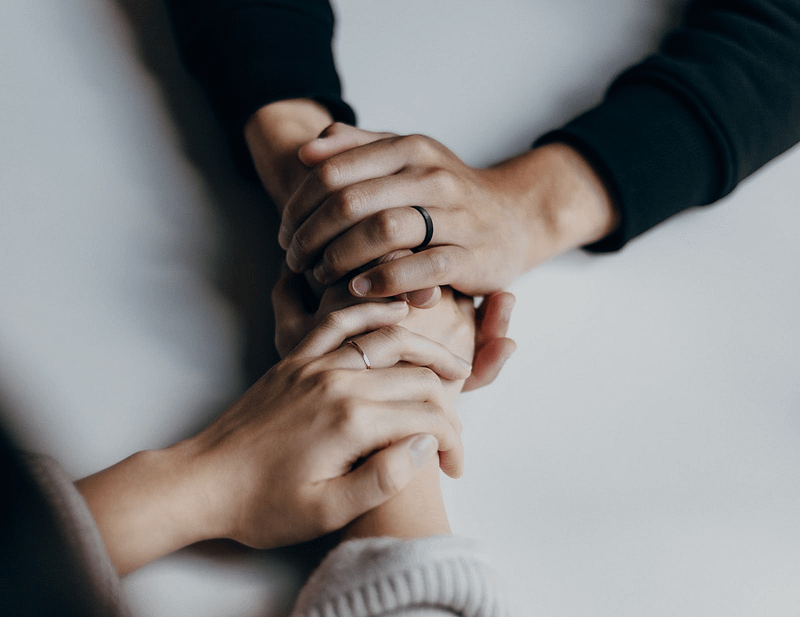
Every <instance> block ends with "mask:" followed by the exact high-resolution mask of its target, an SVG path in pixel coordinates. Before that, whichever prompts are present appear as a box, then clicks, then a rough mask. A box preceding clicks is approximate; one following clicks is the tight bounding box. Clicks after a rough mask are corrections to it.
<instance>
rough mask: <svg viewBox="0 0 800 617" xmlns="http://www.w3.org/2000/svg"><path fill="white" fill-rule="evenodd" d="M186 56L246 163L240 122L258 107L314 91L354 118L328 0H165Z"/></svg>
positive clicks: (345, 118)
mask: <svg viewBox="0 0 800 617" xmlns="http://www.w3.org/2000/svg"><path fill="white" fill-rule="evenodd" d="M166 4H167V8H168V10H169V14H170V18H171V20H172V25H173V29H174V31H175V35H176V38H177V41H178V46H179V48H180V52H181V56H182V57H183V61H184V63H185V64H186V66H187V68H188V69H189V71H190V72H191V73H192V74H193V75H194V76H195V77H196V78H198V79H199V80H200V82H201V83H202V85H203V87H204V88H205V90H206V92H207V93H208V95H209V97H210V98H211V103H212V105H213V107H214V110H215V111H216V113H217V115H218V117H219V118H220V120H221V121H222V123H223V125H224V127H225V128H226V130H227V131H228V133H229V135H230V136H231V140H232V143H233V146H234V153H235V154H236V155H237V159H239V162H240V163H243V162H244V160H243V159H242V157H246V154H245V150H244V140H243V137H242V129H243V127H244V124H245V123H246V122H247V120H248V118H250V116H251V115H252V114H253V113H254V112H255V111H256V110H258V108H259V107H262V106H263V105H267V104H268V103H272V102H274V101H279V100H286V99H295V98H311V99H314V100H317V101H319V102H320V103H322V104H323V105H325V106H326V107H327V108H328V110H329V111H330V112H331V115H332V116H333V118H334V120H338V121H341V122H347V123H350V124H353V123H355V115H354V113H353V110H352V109H351V108H350V106H349V105H347V103H345V102H344V101H343V100H342V93H341V85H340V82H339V77H338V75H337V73H336V67H335V65H334V60H333V52H332V49H331V41H332V38H333V26H334V17H333V11H332V9H331V6H330V3H329V2H328V0H270V1H265V0H166Z"/></svg>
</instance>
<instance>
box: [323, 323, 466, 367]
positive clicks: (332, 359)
mask: <svg viewBox="0 0 800 617" xmlns="http://www.w3.org/2000/svg"><path fill="white" fill-rule="evenodd" d="M354 342H355V343H356V344H357V345H358V348H356V347H354V346H352V345H344V346H343V347H342V348H341V349H339V350H337V351H336V352H333V353H330V354H328V355H327V356H326V357H325V364H324V366H325V367H330V368H351V369H359V368H364V366H365V364H366V363H367V360H368V361H369V364H370V366H371V368H388V367H391V366H394V365H395V364H397V363H398V362H407V363H409V364H413V365H415V366H423V367H427V368H429V369H431V370H432V371H433V372H434V373H436V374H437V375H439V376H440V377H441V378H442V379H449V380H457V379H466V378H467V377H469V375H470V373H471V372H472V365H471V364H470V363H469V362H468V361H467V360H465V359H464V358H459V357H458V356H457V355H455V354H454V353H453V352H451V351H450V350H449V349H447V347H445V346H444V345H442V344H441V343H437V342H436V341H433V340H431V339H429V338H427V337H425V336H423V335H421V334H417V333H415V332H411V331H410V330H408V329H406V328H403V327H402V326H398V325H389V326H384V327H382V328H380V329H378V330H375V331H374V332H370V333H369V334H364V335H363V336H359V337H358V338H356V339H354ZM364 356H366V358H367V360H365V358H364Z"/></svg>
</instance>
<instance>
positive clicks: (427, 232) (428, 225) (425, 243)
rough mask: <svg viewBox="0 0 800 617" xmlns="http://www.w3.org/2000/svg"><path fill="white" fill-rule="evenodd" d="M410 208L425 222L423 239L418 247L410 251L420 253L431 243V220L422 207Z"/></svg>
mask: <svg viewBox="0 0 800 617" xmlns="http://www.w3.org/2000/svg"><path fill="white" fill-rule="evenodd" d="M411 207H412V208H414V210H416V211H417V212H419V213H420V214H421V215H422V218H423V219H424V220H425V239H424V240H423V241H422V243H421V244H420V245H419V246H417V247H416V248H414V249H412V250H413V251H421V250H422V249H424V248H425V247H426V246H428V245H429V244H430V243H431V240H432V239H433V219H432V218H431V215H430V214H428V211H427V210H426V209H425V208H423V207H422V206H411Z"/></svg>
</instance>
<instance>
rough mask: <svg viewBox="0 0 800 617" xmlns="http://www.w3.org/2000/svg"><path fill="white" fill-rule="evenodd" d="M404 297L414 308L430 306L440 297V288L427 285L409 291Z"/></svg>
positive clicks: (434, 304)
mask: <svg viewBox="0 0 800 617" xmlns="http://www.w3.org/2000/svg"><path fill="white" fill-rule="evenodd" d="M405 299H406V301H407V302H408V303H409V304H410V305H411V306H414V307H416V308H431V307H432V306H436V305H437V304H438V303H439V300H441V299H442V288H441V287H428V288H427V289H418V290H416V291H409V292H408V293H407V294H406V297H405Z"/></svg>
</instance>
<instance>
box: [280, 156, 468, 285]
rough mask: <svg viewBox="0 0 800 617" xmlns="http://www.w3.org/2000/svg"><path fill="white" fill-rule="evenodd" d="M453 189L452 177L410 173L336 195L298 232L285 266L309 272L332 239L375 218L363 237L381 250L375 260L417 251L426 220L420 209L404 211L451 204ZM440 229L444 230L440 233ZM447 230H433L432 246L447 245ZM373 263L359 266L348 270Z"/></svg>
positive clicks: (375, 180) (350, 186) (355, 185)
mask: <svg viewBox="0 0 800 617" xmlns="http://www.w3.org/2000/svg"><path fill="white" fill-rule="evenodd" d="M398 171H400V170H398ZM452 184H453V181H452V178H451V177H450V175H449V174H448V173H447V172H443V171H441V170H438V169H436V170H433V171H426V172H418V171H412V170H406V171H403V172H402V173H395V174H392V175H384V176H380V177H375V178H369V179H367V180H364V181H360V182H357V183H350V184H348V185H347V186H345V187H343V188H342V189H340V190H335V191H333V192H331V194H330V195H328V196H327V197H326V198H325V199H324V200H323V201H322V202H320V204H319V207H317V208H315V209H314V211H313V212H309V213H308V216H307V218H306V219H305V220H304V221H303V222H302V224H300V225H299V227H298V228H297V230H296V231H295V232H294V236H293V238H292V240H291V243H290V245H289V248H288V252H287V263H288V264H289V266H290V267H291V268H292V270H294V271H295V272H298V271H301V270H303V269H305V268H308V267H310V266H311V264H312V263H313V262H314V261H316V260H317V259H318V258H319V256H320V255H321V254H322V252H323V250H324V249H325V247H326V246H327V245H328V244H329V243H330V242H331V241H332V240H333V239H334V238H336V237H337V236H339V235H341V234H342V233H344V232H345V231H347V230H348V229H349V228H351V227H354V226H355V225H356V224H358V223H359V222H361V221H365V220H368V219H370V217H372V216H373V215H375V217H374V219H373V220H370V225H369V227H368V228H367V229H366V230H364V233H366V234H368V235H367V236H366V239H367V240H370V241H371V244H377V245H378V248H379V250H378V251H374V250H373V254H374V255H383V254H385V253H388V252H389V251H390V250H393V249H395V248H409V249H412V248H414V247H415V246H419V245H420V244H421V243H422V241H423V239H424V238H425V229H426V225H425V219H423V217H422V216H421V214H420V213H419V212H417V211H416V210H414V209H411V208H406V209H403V208H404V207H407V206H411V205H419V206H423V207H425V208H428V209H431V208H435V207H436V206H437V205H438V204H441V203H447V202H448V200H449V199H450V198H451V197H452V191H453V189H452ZM398 208H400V209H398ZM377 213H380V214H381V216H377ZM434 220H435V221H436V222H437V223H441V221H440V220H439V216H438V215H434ZM437 227H439V228H440V232H439V233H438V234H437V233H436V231H437ZM447 228H448V227H447V226H444V227H441V226H437V225H435V226H434V237H433V239H432V240H430V242H431V243H433V244H444V243H447V241H448V240H447V238H443V237H442V234H441V230H442V229H447ZM369 261H370V259H366V260H363V261H360V262H358V263H356V264H355V265H353V266H352V267H351V268H350V270H353V269H355V268H357V267H359V266H362V265H363V264H365V263H368V262H369ZM347 271H349V270H345V271H344V272H347ZM344 272H341V273H340V274H339V275H340V276H341V275H342V274H343V273H344Z"/></svg>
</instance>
